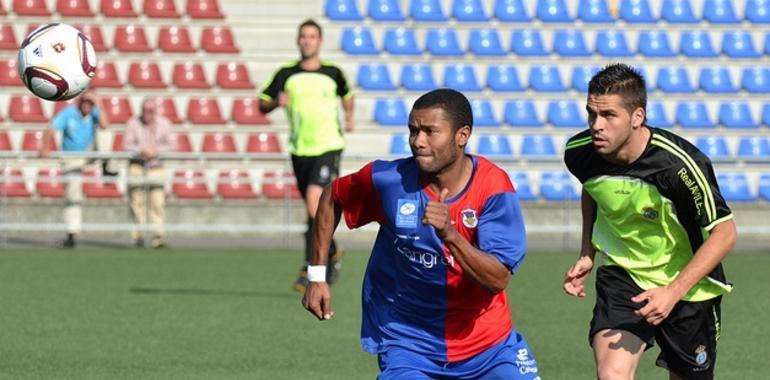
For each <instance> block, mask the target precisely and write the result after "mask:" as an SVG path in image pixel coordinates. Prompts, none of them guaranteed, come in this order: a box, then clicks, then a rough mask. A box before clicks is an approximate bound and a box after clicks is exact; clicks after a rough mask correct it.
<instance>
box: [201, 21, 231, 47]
mask: <svg viewBox="0 0 770 380" xmlns="http://www.w3.org/2000/svg"><path fill="white" fill-rule="evenodd" d="M201 49H203V50H205V51H206V52H208V53H239V52H240V49H238V46H237V45H236V44H235V37H233V32H232V31H231V30H230V28H228V27H226V26H208V27H205V28H203V32H201Z"/></svg>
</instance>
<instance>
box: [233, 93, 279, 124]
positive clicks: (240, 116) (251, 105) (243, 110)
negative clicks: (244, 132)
mask: <svg viewBox="0 0 770 380" xmlns="http://www.w3.org/2000/svg"><path fill="white" fill-rule="evenodd" d="M231 107H232V108H231V110H230V115H232V118H233V121H234V122H235V124H238V125H269V124H271V121H270V119H268V118H267V116H265V115H264V114H263V113H262V112H260V110H259V100H258V99H256V98H237V99H233V104H232V106H231Z"/></svg>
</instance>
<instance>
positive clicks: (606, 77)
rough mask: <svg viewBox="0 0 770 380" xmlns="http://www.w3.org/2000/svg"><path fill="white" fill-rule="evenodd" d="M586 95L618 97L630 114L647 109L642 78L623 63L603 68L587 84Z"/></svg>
mask: <svg viewBox="0 0 770 380" xmlns="http://www.w3.org/2000/svg"><path fill="white" fill-rule="evenodd" d="M588 95H589V96H590V95H620V98H621V99H623V106H624V107H625V108H626V110H627V111H628V112H629V113H631V112H633V111H634V110H635V109H637V108H639V107H641V108H642V109H644V110H646V109H647V87H646V84H645V82H644V77H643V76H642V74H640V73H639V71H637V70H636V69H634V68H633V67H631V66H629V65H626V64H623V63H613V64H611V65H607V66H605V67H604V68H603V69H602V70H601V71H599V72H598V73H596V75H594V76H593V78H591V81H590V82H588Z"/></svg>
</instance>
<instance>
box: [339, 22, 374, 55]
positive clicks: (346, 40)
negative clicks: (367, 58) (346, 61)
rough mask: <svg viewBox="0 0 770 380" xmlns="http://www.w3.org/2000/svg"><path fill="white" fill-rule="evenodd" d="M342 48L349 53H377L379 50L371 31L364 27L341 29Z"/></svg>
mask: <svg viewBox="0 0 770 380" xmlns="http://www.w3.org/2000/svg"><path fill="white" fill-rule="evenodd" d="M341 46H342V50H343V51H345V53H347V54H351V55H377V54H380V51H379V50H378V49H377V46H375V45H374V37H373V36H372V31H371V29H369V28H365V27H360V26H357V27H353V28H345V29H344V30H343V31H342V42H341Z"/></svg>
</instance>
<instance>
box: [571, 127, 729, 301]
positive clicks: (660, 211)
mask: <svg viewBox="0 0 770 380" xmlns="http://www.w3.org/2000/svg"><path fill="white" fill-rule="evenodd" d="M648 128H649V129H650V140H649V142H648V143H647V147H646V149H645V151H644V153H642V155H641V157H639V159H637V160H636V161H635V162H634V163H632V164H630V165H625V166H622V165H615V164H612V163H610V162H609V161H607V160H605V159H604V158H602V157H601V156H600V155H599V153H597V152H596V150H595V149H594V146H593V141H592V138H591V133H590V130H585V131H583V132H581V133H579V134H577V135H575V136H573V137H572V138H570V139H569V141H568V142H567V146H566V148H565V152H564V162H565V164H566V165H567V168H569V170H570V172H572V174H573V175H575V177H577V178H578V179H579V180H580V182H581V183H582V184H583V189H584V190H585V191H586V192H587V193H588V194H590V195H591V197H592V198H593V199H594V200H595V201H596V205H597V210H596V221H595V222H594V226H593V235H592V239H591V240H592V243H593V245H594V247H595V248H596V250H597V251H598V252H602V253H603V254H604V255H605V257H606V259H607V262H606V264H607V265H618V266H621V267H623V268H625V269H626V271H628V273H629V275H630V276H631V277H632V278H633V279H634V281H635V282H636V283H637V284H638V285H639V286H640V287H641V288H643V289H645V290H646V289H651V288H655V287H660V286H665V285H668V284H670V283H671V281H673V280H674V278H676V276H677V275H678V274H679V272H681V270H682V269H683V268H684V267H685V266H686V265H687V263H688V262H689V261H690V259H691V258H692V256H693V254H694V253H695V252H696V251H697V250H698V248H699V247H700V246H701V245H702V244H703V242H704V241H705V239H706V237H708V234H709V231H711V229H712V228H713V227H714V226H716V225H717V224H719V223H721V222H723V221H726V220H729V219H731V218H732V212H731V211H730V209H729V208H728V207H727V204H726V203H725V200H724V199H723V198H722V195H721V194H720V192H719V187H718V186H717V182H716V178H715V175H714V170H713V168H712V166H711V161H710V160H709V159H708V157H706V155H704V154H703V153H701V152H700V151H699V150H698V148H696V147H695V146H693V145H692V144H690V143H689V142H687V141H686V140H684V139H683V138H681V137H679V136H677V135H675V134H673V133H671V132H668V131H665V130H662V129H658V128H652V127H648ZM731 289H732V286H731V285H730V284H728V283H727V282H726V280H725V275H724V272H723V269H722V265H721V264H720V265H719V266H717V268H715V269H714V271H712V272H711V273H710V274H709V275H708V276H707V277H706V278H704V279H702V280H701V281H700V282H698V283H697V284H696V285H695V286H694V287H693V288H692V289H691V290H690V292H689V293H687V295H685V297H684V300H687V301H703V300H707V299H711V298H714V297H716V296H718V295H721V294H724V293H727V292H729V291H730V290H731Z"/></svg>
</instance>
